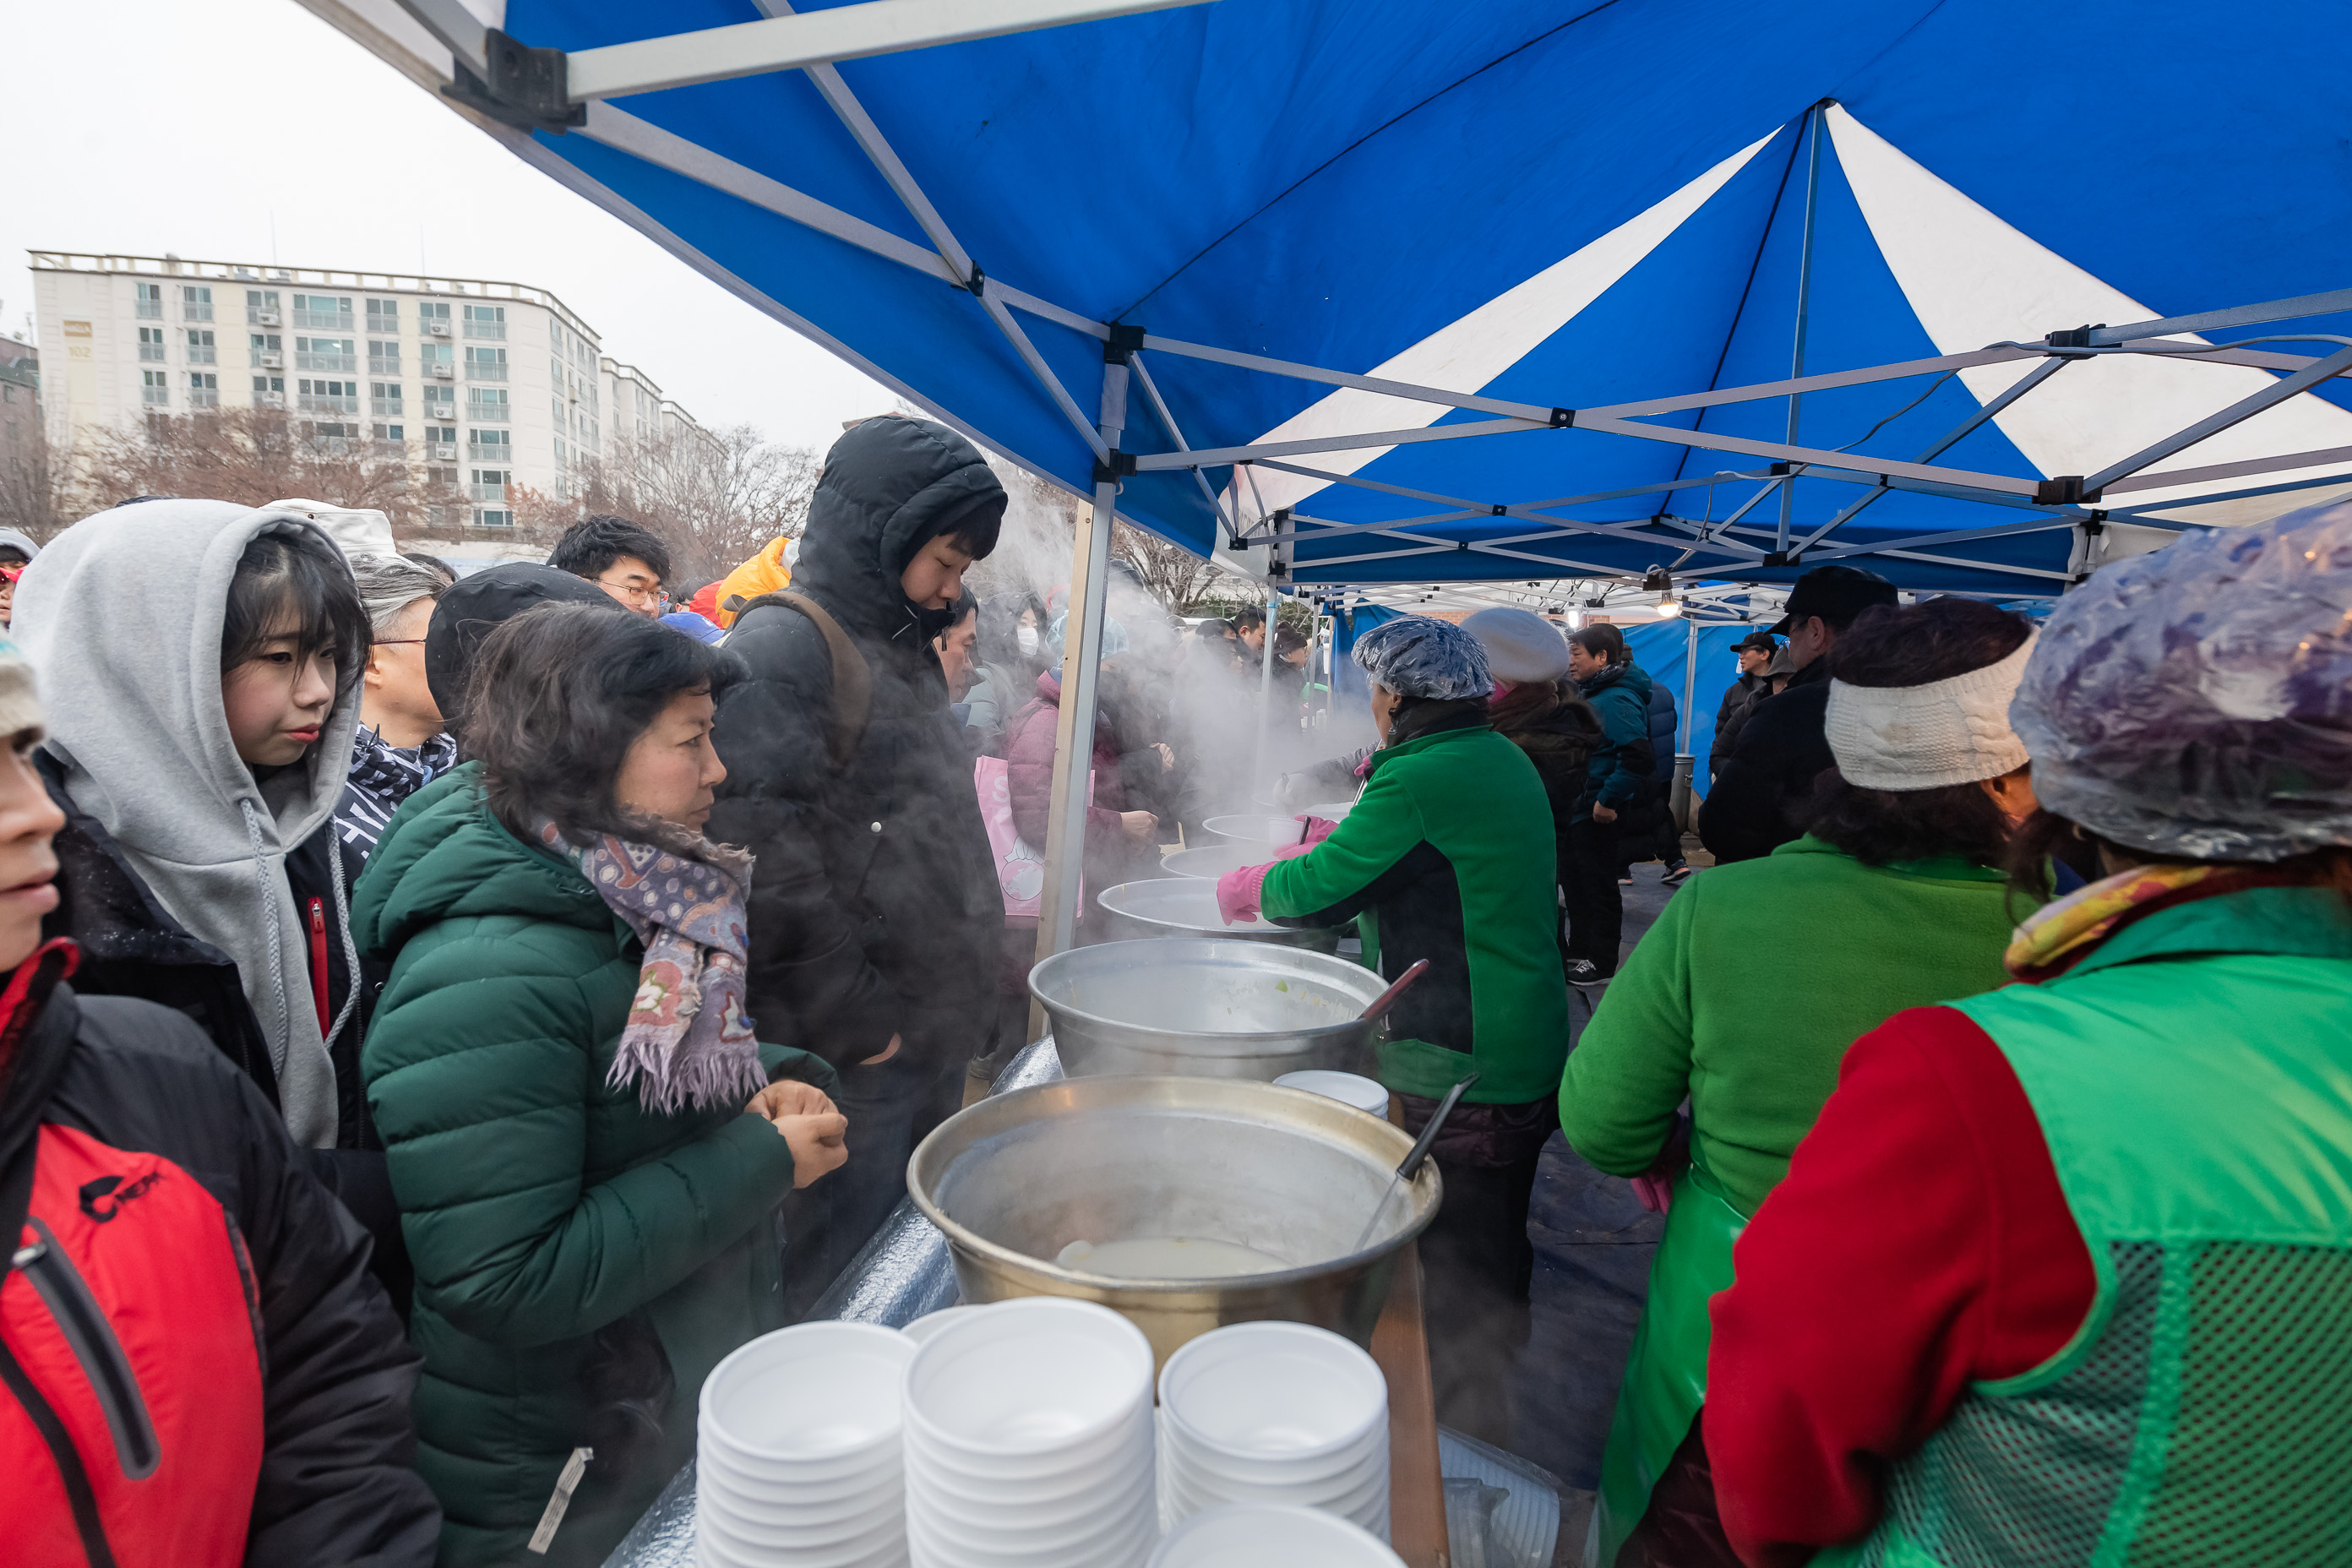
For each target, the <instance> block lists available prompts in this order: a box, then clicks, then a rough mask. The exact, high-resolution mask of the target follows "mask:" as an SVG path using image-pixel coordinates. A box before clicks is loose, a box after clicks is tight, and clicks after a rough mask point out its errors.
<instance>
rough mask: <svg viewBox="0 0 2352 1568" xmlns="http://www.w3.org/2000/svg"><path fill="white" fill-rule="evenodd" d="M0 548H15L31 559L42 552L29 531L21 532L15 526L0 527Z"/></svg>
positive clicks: (28, 559) (14, 549) (18, 552)
mask: <svg viewBox="0 0 2352 1568" xmlns="http://www.w3.org/2000/svg"><path fill="white" fill-rule="evenodd" d="M0 550H13V551H15V552H16V553H17V554H19V555H22V556H23V557H24V558H25V559H26V560H27V561H30V560H32V559H33V558H34V557H35V556H37V555H38V554H39V553H40V552H41V547H40V546H39V545H37V544H36V543H34V542H33V536H32V535H31V534H29V533H19V532H17V531H16V530H15V529H13V528H0Z"/></svg>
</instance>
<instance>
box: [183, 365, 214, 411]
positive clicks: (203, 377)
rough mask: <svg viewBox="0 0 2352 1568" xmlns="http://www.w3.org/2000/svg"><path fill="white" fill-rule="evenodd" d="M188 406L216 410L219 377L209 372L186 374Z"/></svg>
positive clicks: (201, 371) (196, 371)
mask: <svg viewBox="0 0 2352 1568" xmlns="http://www.w3.org/2000/svg"><path fill="white" fill-rule="evenodd" d="M188 406H189V407H191V408H217V407H219V406H220V377H219V376H218V375H216V374H214V373H212V372H210V371H203V370H192V371H190V372H189V373H188Z"/></svg>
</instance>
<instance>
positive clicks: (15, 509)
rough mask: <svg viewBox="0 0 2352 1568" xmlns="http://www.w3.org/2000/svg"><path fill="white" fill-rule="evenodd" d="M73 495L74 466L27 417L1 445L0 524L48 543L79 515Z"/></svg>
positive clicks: (39, 542)
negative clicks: (13, 435)
mask: <svg viewBox="0 0 2352 1568" xmlns="http://www.w3.org/2000/svg"><path fill="white" fill-rule="evenodd" d="M74 499H75V498H74V482H73V466H72V465H71V464H70V463H67V462H63V461H60V460H59V458H58V453H57V452H56V450H55V449H54V448H52V447H50V445H49V437H48V433H47V431H45V430H43V429H42V428H41V426H40V425H39V424H38V423H37V422H35V421H31V420H27V421H26V424H25V426H24V428H23V429H21V430H19V431H18V432H17V435H16V439H15V440H12V441H9V442H7V443H6V444H5V446H0V528H13V529H15V530H16V531H17V532H19V533H22V534H26V535H27V536H29V537H30V538H31V539H32V541H33V542H35V543H36V544H47V542H49V540H50V538H51V536H52V535H54V534H55V533H56V532H57V531H58V530H59V529H61V528H63V527H64V526H65V525H66V524H68V523H69V522H71V521H73V520H74V519H75V518H76V517H77V516H79V511H78V510H76V508H75V506H74ZM273 499H274V498H273Z"/></svg>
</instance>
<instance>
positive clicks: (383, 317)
mask: <svg viewBox="0 0 2352 1568" xmlns="http://www.w3.org/2000/svg"><path fill="white" fill-rule="evenodd" d="M367 330H368V331H371V332H385V333H392V332H397V331H400V301H399V300H369V301H368V302H367Z"/></svg>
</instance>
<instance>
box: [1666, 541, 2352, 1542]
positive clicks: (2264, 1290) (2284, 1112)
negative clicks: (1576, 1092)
mask: <svg viewBox="0 0 2352 1568" xmlns="http://www.w3.org/2000/svg"><path fill="white" fill-rule="evenodd" d="M1841 646H1843V645H1841ZM1832 701H1833V702H1834V699H1832ZM1835 712H1836V710H1835V708H1834V707H1832V739H1834V736H1835V732H1836V731H1835ZM2010 716H2011V721H2012V722H2013V723H2014V724H2015V726H2016V728H2017V732H2018V734H2019V735H2020V736H2021V738H2022V739H2023V741H2024V742H2025V747H2026V750H2027V751H2028V752H2030V753H2031V754H2032V760H2033V784H2034V789H2035V792H2036V794H2037V795H2039V797H2040V800H2041V805H2042V811H2041V814H2040V815H2039V816H2036V817H2035V818H2034V819H2033V820H2032V822H2031V823H2029V825H2028V826H2027V828H2026V829H2025V831H2024V832H2023V833H2021V835H2020V837H2019V840H2018V844H2017V847H2016V858H2017V860H2018V861H2019V863H2020V864H2021V867H2022V868H2023V869H2024V871H2025V872H2026V874H2027V875H2028V876H2029V878H2030V879H2037V880H2038V879H2039V876H2040V872H2041V864H2042V855H2043V853H2044V852H2045V851H2046V848H2047V847H2048V846H2049V845H2051V844H2053V842H2056V841H2057V840H2059V839H2062V838H2063V839H2073V840H2075V841H2077V842H2079V843H2083V844H2087V845H2088V846H2090V847H2094V848H2095V850H2096V852H2097V855H2098V859H2099V868H2101V869H2103V870H2104V871H2105V873H2106V875H2105V877H2104V878H2103V879H2100V880H2098V881H2095V882H2093V883H2092V884H2090V885H2089V886H2088V887H2085V888H2084V889H2082V890H2080V891H2079V892H2077V893H2074V894H2073V895H2071V896H2069V897H2067V898H2065V899H2063V900H2060V901H2058V902H2056V903H2054V904H2052V905H2050V906H2048V907H2047V908H2045V909H2043V910H2041V911H2040V912H2039V913H2038V914H2036V915H2035V916H2033V917H2032V918H2031V919H2030V920H2028V921H2026V923H2025V924H2024V926H2023V927H2022V928H2021V930H2020V931H2018V933H2017V936H2016V940H2015V941H2014V942H2012V943H2011V945H2010V948H2009V951H2008V953H2007V957H2006V963H2007V966H2008V969H2009V972H2010V973H2011V975H2013V976H2014V977H2015V979H2016V981H2017V982H2018V983H2017V984H2011V985H2008V986H2005V987H2003V988H2001V989H1998V990H1989V991H1987V992H1986V993H1984V994H1981V995H1977V996H1973V997H1970V998H1969V999H1968V1000H1966V1001H1961V1002H1957V1003H1954V1004H1952V1005H1947V1006H1940V1007H1924V1008H1918V1009H1915V1010H1912V1011H1909V1012H1905V1013H1900V1014H1897V1015H1896V1016H1895V1017H1893V1018H1891V1019H1889V1020H1888V1021H1887V1022H1886V1023H1885V1025H1883V1026H1880V1027H1879V1028H1877V1029H1875V1030H1874V1031H1873V1032H1871V1033H1870V1034H1868V1035H1865V1036H1864V1037H1863V1038H1862V1039H1860V1040H1859V1041H1857V1042H1855V1044H1854V1046H1853V1048H1852V1049H1851V1050H1849V1051H1848V1052H1847V1053H1846V1056H1845V1060H1844V1064H1843V1068H1842V1070H1841V1073H1840V1077H1839V1081H1838V1088H1837V1091H1836V1093H1834V1094H1833V1095H1832V1096H1831V1097H1830V1100H1829V1102H1828V1104H1827V1105H1826V1106H1824V1107H1823V1109H1822V1115H1821V1119H1820V1121H1819V1122H1818V1123H1817V1124H1816V1125H1815V1127H1814V1128H1813V1131H1812V1132H1811V1135H1810V1136H1809V1137H1808V1138H1807V1139H1806V1140H1805V1142H1804V1145H1803V1146H1802V1147H1801V1149H1799V1150H1798V1152H1797V1156H1796V1158H1795V1160H1794V1161H1793V1162H1792V1163H1791V1164H1790V1168H1789V1174H1788V1178H1787V1180H1785V1181H1783V1182H1782V1183H1781V1184H1780V1186H1779V1187H1778V1188H1777V1189H1776V1190H1775V1191H1774V1193H1773V1194H1772V1201H1771V1202H1770V1203H1769V1204H1767V1205H1765V1206H1764V1208H1763V1210H1762V1212H1761V1213H1759V1215H1757V1216H1756V1218H1755V1220H1754V1221H1753V1223H1751V1224H1750V1225H1749V1226H1748V1231H1747V1234H1746V1235H1745V1236H1744V1237H1741V1239H1740V1242H1739V1246H1738V1254H1737V1261H1738V1281H1737V1283H1735V1284H1734V1285H1733V1286H1732V1287H1731V1289H1729V1291H1728V1292H1727V1293H1725V1294H1723V1295H1720V1296H1717V1298H1716V1299H1715V1302H1714V1307H1713V1315H1714V1323H1715V1339H1714V1348H1713V1351H1712V1352H1711V1354H1710V1356H1709V1359H1708V1365H1707V1374H1708V1375H1707V1383H1708V1392H1707V1405H1706V1419H1705V1426H1706V1452H1707V1455H1708V1457H1709V1458H1710V1459H1711V1461H1712V1466H1713V1477H1714V1491H1715V1496H1716V1499H1717V1503H1718V1505H1719V1508H1720V1511H1721V1516H1722V1521H1723V1525H1724V1527H1725V1530H1726V1532H1727V1535H1728V1537H1729V1542H1730V1544H1731V1545H1732V1546H1734V1547H1736V1548H1737V1549H1738V1553H1739V1555H1740V1557H1741V1558H1742V1559H1743V1560H1744V1561H1745V1562H1747V1563H1751V1564H1757V1565H1759V1568H1760V1565H1762V1564H1768V1563H1799V1562H1803V1561H1807V1560H1810V1561H1811V1562H1812V1563H1817V1564H1823V1565H1828V1564H1845V1563H1903V1564H1914V1565H1916V1564H1957V1563H1988V1562H2002V1563H2009V1562H2021V1561H2032V1562H2036V1563H2058V1562H2116V1563H2121V1562H2126V1561H2129V1562H2134V1563H2140V1562H2153V1561H2164V1562H2172V1563H2342V1562H2345V1561H2347V1549H2346V1542H2347V1536H2346V1531H2345V1523H2344V1476H2343V1458H2344V1456H2345V1455H2346V1453H2347V1452H2352V1358H2347V1356H2346V1354H2345V1346H2346V1344H2347V1342H2352V1029H2347V1020H2348V1019H2352V508H2344V507H2334V508H2326V509H2315V510H2310V511H2305V512H2300V513H2295V514H2292V515H2290V516H2287V517H2284V518H2280V519H2276V520H2274V521H2271V522H2268V523H2264V524H2262V525H2260V526H2257V527H2252V528H2229V529H2216V530H2214V531H2211V532H2208V533H2201V534H2200V533H2190V534H2183V535H2182V536H2180V538H2179V540H2177V541H2176V542H2173V543H2172V544H2169V545H2168V546H2166V547H2165V548H2164V549H2163V550H2161V551H2159V552H2156V553H2154V554H2151V555H2143V556H2139V557H2137V558H2135V559H2133V560H2130V561H2126V562H2124V563H2119V564H2116V565H2112V566H2108V567H2105V568H2103V569H2102V570H2101V571H2099V572H2098V573H2097V574H2095V576H2093V577H2092V578H2091V579H2090V580H2089V581H2088V582H2087V583H2085V584H2083V585H2082V586H2081V587H2079V588H2077V589H2075V590H2074V591H2073V592H2072V593H2069V594H2068V595H2066V596H2065V597H2063V598H2062V599H2060V600H2059V601H2058V603H2057V606H2056V608H2055V610H2054V611H2053V613H2052V615H2051V616H2050V619H2049V621H2048V622H2047V624H2046V625H2045V626H2044V627H2043V628H2042V635H2041V638H2040V640H2039V642H2038V643H2037V644H2036V646H2035V647H2034V649H2033V653H2032V658H2031V660H2030V662H2029V663H2028V665H2027V668H2026V669H2025V671H2024V680H2023V684H2022V685H2021V687H2020V688H2019V689H2018V692H2017V697H2016V700H2015V702H2014V704H2013V705H2012V706H2011V710H2010ZM1773 858H1775V859H1778V858H1780V857H1778V856H1775V857H1773ZM1722 875H1724V873H1723V872H1722V871H1720V870H1717V871H1715V872H1711V873H1709V878H1708V879H1713V878H1716V877H1720V876H1722ZM1688 896H1689V895H1688V894H1687V893H1685V894H1683V895H1680V896H1679V897H1678V898H1677V900H1676V901H1677V902H1679V901H1680V898H1686V897H1688Z"/></svg>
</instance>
